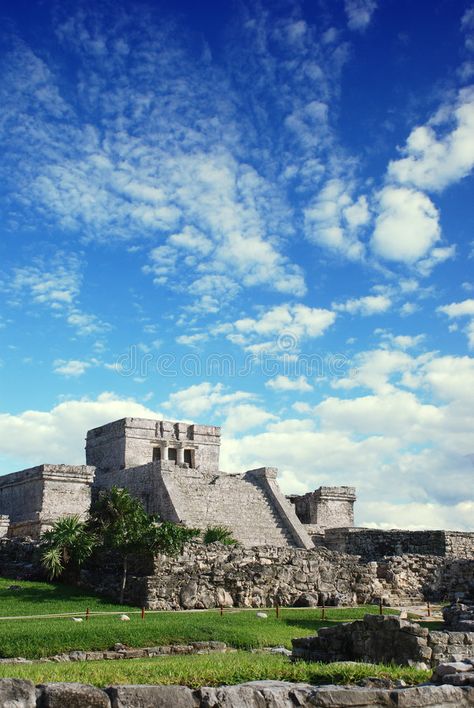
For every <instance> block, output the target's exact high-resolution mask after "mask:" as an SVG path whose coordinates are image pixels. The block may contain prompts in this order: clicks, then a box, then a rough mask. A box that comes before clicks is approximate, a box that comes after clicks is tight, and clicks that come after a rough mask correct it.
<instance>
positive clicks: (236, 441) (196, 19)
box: [0, 0, 474, 529]
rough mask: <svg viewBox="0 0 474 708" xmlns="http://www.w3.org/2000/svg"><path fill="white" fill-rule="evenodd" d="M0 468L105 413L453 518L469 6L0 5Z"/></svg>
mask: <svg viewBox="0 0 474 708" xmlns="http://www.w3.org/2000/svg"><path fill="white" fill-rule="evenodd" d="M0 16H1V27H2V29H1V31H0V51H1V53H2V58H1V63H0V93H1V96H0V136H1V141H2V151H1V155H2V158H1V161H0V233H1V236H2V238H1V244H0V248H1V252H0V253H1V263H0V297H1V301H2V308H1V314H0V337H1V340H2V348H1V352H0V358H1V368H0V377H1V385H2V388H1V391H2V399H1V409H0V410H1V413H0V471H1V472H2V473H6V472H10V471H13V470H15V469H20V468H22V467H27V466H29V465H31V464H34V463H38V462H42V461H45V462H71V463H72V462H74V463H76V462H77V463H80V462H82V460H83V445H84V435H85V432H86V430H87V429H88V428H90V427H94V426H96V425H100V424H102V423H105V422H107V421H109V420H114V419H116V418H120V417H123V416H125V415H130V416H134V415H137V416H145V417H146V416H151V417H154V416H158V417H165V418H167V419H171V420H193V421H196V422H201V423H212V424H218V425H222V426H223V445H222V467H223V469H224V470H225V471H232V472H236V471H243V470H245V469H250V468H252V467H255V466H261V465H265V464H267V465H271V466H277V467H279V469H280V482H281V484H282V486H283V488H284V490H285V491H286V492H299V491H300V492H303V491H307V490H309V489H314V488H316V487H317V486H319V485H320V484H352V485H355V486H356V487H357V490H358V496H359V502H358V516H357V521H358V523H359V524H364V525H375V526H382V527H388V528H390V527H394V526H405V527H413V528H422V527H442V526H444V527H451V528H460V529H463V528H471V526H472V513H473V510H474V500H473V497H472V476H473V471H474V467H473V459H474V458H473V457H472V455H473V454H474V440H473V422H474V421H473V413H472V411H473V403H474V401H473V398H474V393H473V392H474V361H473V358H472V351H473V349H474V282H473V278H472V272H473V255H474V228H473V226H474V206H473V204H474V200H473V186H474V182H473V175H472V171H473V166H474V6H473V5H472V4H471V3H470V2H461V1H457V0H456V2H454V0H430V2H428V0H426V1H425V0H423V1H421V2H417V3H413V2H408V0H384V1H382V0H380V1H379V2H377V0H331V1H329V0H319V2H306V3H305V2H296V1H294V2H271V3H270V2H231V1H229V2H226V3H222V2H208V3H199V6H198V5H197V4H196V3H191V2H184V0H182V1H179V0H178V1H174V2H172V3H171V2H162V3H159V2H156V3H152V4H149V5H147V4H145V3H144V4H139V3H135V2H134V3H127V2H124V1H123V2H114V3H111V2H110V3H109V2H94V3H92V2H91V3H84V2H76V3H68V2H61V3H55V2H36V3H33V2H24V1H23V2H12V1H10V0H3V2H2V3H1V5H0Z"/></svg>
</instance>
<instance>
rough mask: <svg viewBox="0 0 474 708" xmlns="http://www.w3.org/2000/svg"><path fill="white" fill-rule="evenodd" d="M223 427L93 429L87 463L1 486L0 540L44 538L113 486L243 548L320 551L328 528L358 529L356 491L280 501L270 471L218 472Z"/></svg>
mask: <svg viewBox="0 0 474 708" xmlns="http://www.w3.org/2000/svg"><path fill="white" fill-rule="evenodd" d="M219 452H220V428H218V427H215V426H212V425H192V424H191V425H190V424H187V423H171V422H169V421H164V420H146V419H143V418H123V419H122V420H117V421H115V422H113V423H108V424H107V425H103V426H101V427H99V428H94V429H93V430H89V432H88V433H87V442H86V462H87V465H81V466H70V465H40V466H38V467H33V468H31V469H27V470H22V471H21V472H15V473H13V474H9V475H6V476H4V477H1V478H0V536H8V537H20V536H30V537H32V538H39V536H40V535H41V533H42V532H43V531H44V530H45V529H47V528H50V527H51V525H52V524H53V523H54V521H55V520H56V519H58V518H60V517H61V516H65V515H68V514H79V515H81V516H85V515H86V514H87V511H88V509H89V507H90V503H91V496H92V494H94V493H97V492H98V491H99V490H100V489H108V488H110V487H112V486H113V485H116V486H119V487H123V488H126V489H128V490H129V491H130V493H131V494H133V495H134V496H136V497H138V498H139V499H140V500H141V501H142V503H143V505H144V507H145V509H146V510H147V511H148V512H149V513H153V514H159V516H160V518H162V519H164V520H169V521H175V522H181V523H184V524H186V525H188V526H194V527H198V528H206V527H207V526H214V525H224V526H227V527H228V528H230V529H231V531H232V533H233V535H234V536H235V538H236V539H237V540H238V541H240V542H241V543H242V544H243V545H244V546H259V545H273V546H277V547H278V546H279V547H282V546H283V547H287V546H288V547H297V548H311V547H313V545H314V544H313V538H314V537H315V536H321V535H322V534H323V533H324V530H325V528H329V527H331V526H334V525H335V524H336V525H339V526H340V525H345V526H350V525H352V524H353V518H354V512H353V505H354V501H355V490H354V489H352V488H349V487H321V488H320V489H319V490H316V491H315V492H313V493H310V494H306V495H304V496H303V497H291V499H290V501H289V500H288V499H287V498H286V497H285V496H284V495H283V494H282V492H281V491H280V488H279V486H278V483H277V481H276V476H277V471H276V469H274V468H272V467H263V468H260V469H255V470H248V471H247V472H245V473H242V474H226V473H223V472H221V471H219Z"/></svg>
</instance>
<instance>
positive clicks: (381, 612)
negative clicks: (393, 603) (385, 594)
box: [379, 598, 383, 615]
mask: <svg viewBox="0 0 474 708" xmlns="http://www.w3.org/2000/svg"><path fill="white" fill-rule="evenodd" d="M379 615H383V604H382V598H380V600H379Z"/></svg>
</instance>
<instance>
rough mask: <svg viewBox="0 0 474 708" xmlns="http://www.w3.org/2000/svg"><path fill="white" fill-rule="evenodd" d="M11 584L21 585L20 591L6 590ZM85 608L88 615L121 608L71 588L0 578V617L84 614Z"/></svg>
mask: <svg viewBox="0 0 474 708" xmlns="http://www.w3.org/2000/svg"><path fill="white" fill-rule="evenodd" d="M11 585H17V586H20V587H21V590H8V588H9V587H10V586H11ZM88 607H89V609H90V610H91V612H93V611H94V612H102V611H109V612H113V611H114V610H115V611H120V610H123V606H122V605H116V604H115V605H114V604H113V603H111V602H110V601H109V600H106V599H104V598H101V597H99V596H98V595H93V594H88V593H87V592H84V590H81V589H80V588H77V587H74V586H72V585H62V584H60V583H40V582H30V581H26V580H9V579H7V578H0V617H8V616H18V615H48V614H59V613H61V612H76V613H80V612H82V613H84V612H85V611H86V609H87V608H88Z"/></svg>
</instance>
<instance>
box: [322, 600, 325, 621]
mask: <svg viewBox="0 0 474 708" xmlns="http://www.w3.org/2000/svg"><path fill="white" fill-rule="evenodd" d="M325 617H326V608H325V606H324V601H323V609H322V610H321V619H322V620H323V619H325Z"/></svg>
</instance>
